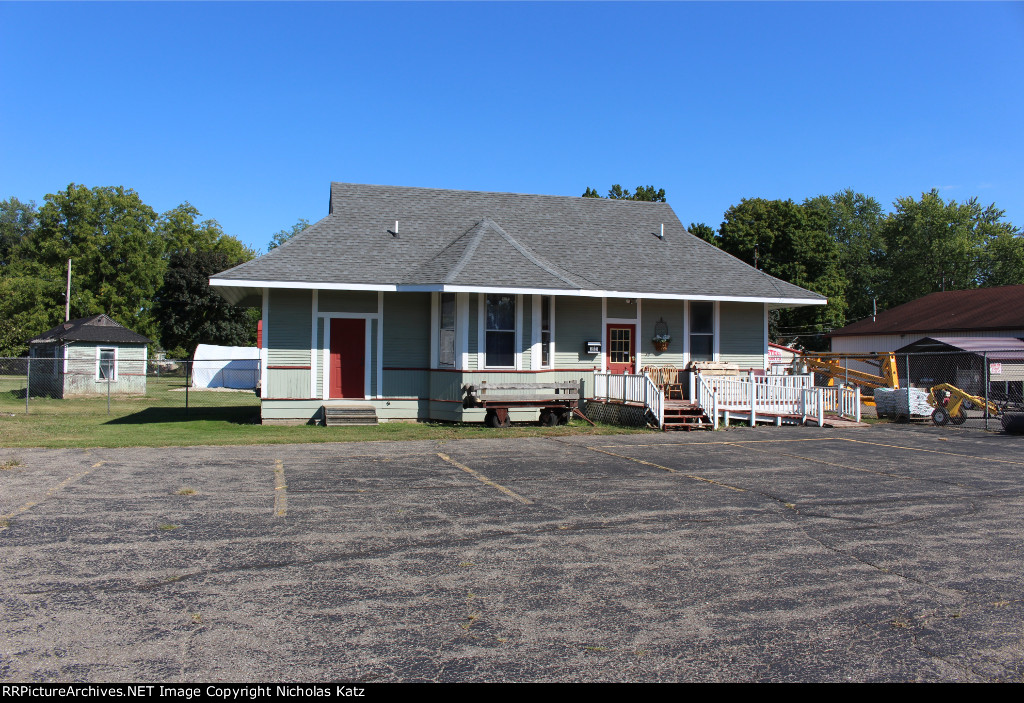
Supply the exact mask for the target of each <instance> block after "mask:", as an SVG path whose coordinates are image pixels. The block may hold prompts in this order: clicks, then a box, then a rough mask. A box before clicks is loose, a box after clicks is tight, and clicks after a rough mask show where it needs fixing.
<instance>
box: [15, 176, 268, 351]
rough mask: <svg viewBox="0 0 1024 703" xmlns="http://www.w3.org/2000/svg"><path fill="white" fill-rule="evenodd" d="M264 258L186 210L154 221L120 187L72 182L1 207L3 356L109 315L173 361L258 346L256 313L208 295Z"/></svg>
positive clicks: (131, 193)
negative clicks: (68, 324) (216, 279)
mask: <svg viewBox="0 0 1024 703" xmlns="http://www.w3.org/2000/svg"><path fill="white" fill-rule="evenodd" d="M256 254H257V252H255V251H253V250H252V249H250V248H248V247H246V246H245V245H244V244H243V243H242V242H241V241H239V240H238V239H237V238H236V237H233V236H231V235H228V234H225V233H224V231H223V229H222V228H221V226H220V225H219V224H218V223H217V221H216V220H213V219H203V218H202V215H201V214H200V212H199V211H198V210H197V209H196V208H195V207H194V206H192V205H191V204H189V203H188V202H184V203H182V204H181V205H179V206H178V207H176V208H174V209H172V210H169V211H167V212H165V213H163V214H157V213H156V211H154V210H153V208H151V207H150V206H149V205H147V204H146V203H144V202H143V201H142V198H140V197H139V194H138V193H136V192H135V191H134V190H131V189H130V188H124V187H121V186H114V187H97V188H89V187H86V186H84V185H78V184H75V183H72V184H70V185H68V187H67V188H65V189H64V190H61V191H59V192H57V193H51V194H49V195H47V196H46V198H45V202H44V203H43V205H42V206H41V207H39V208H37V207H36V205H35V203H34V202H23V201H21V200H19V199H18V198H15V197H11V198H8V199H7V200H3V201H0V356H16V355H21V354H24V353H26V352H27V350H28V344H27V342H28V340H29V339H31V338H33V337H35V336H37V335H39V334H41V333H42V332H45V331H46V330H48V329H50V328H51V327H54V326H55V325H57V324H58V323H60V322H63V321H64V304H65V283H66V266H67V260H68V259H71V260H72V280H71V298H70V315H71V319H76V318H80V317H87V316H90V315H95V314H97V313H105V314H107V315H108V316H110V317H111V318H113V319H114V320H115V321H117V322H119V323H120V324H122V325H124V326H125V327H128V328H129V329H132V330H134V331H136V332H138V333H140V334H143V335H146V336H147V337H149V338H150V339H151V340H153V342H154V344H155V345H156V346H159V347H162V348H164V349H165V350H167V352H168V355H169V356H172V357H178V358H180V357H183V356H191V354H192V352H193V351H194V350H195V346H196V344H198V343H200V342H205V343H213V344H225V345H251V344H255V341H256V321H257V320H258V318H259V312H258V311H255V310H247V309H243V308H236V307H233V306H230V305H228V304H227V302H226V301H225V300H224V299H223V298H221V297H220V296H219V295H217V294H216V293H214V292H212V291H211V290H210V287H209V285H208V279H209V277H210V276H211V275H212V274H214V273H217V272H220V271H223V270H224V269H227V268H230V267H232V266H236V265H238V264H241V263H244V262H245V261H248V260H250V259H252V258H253V257H254V256H256Z"/></svg>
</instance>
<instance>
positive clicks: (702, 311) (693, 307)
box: [690, 300, 715, 361]
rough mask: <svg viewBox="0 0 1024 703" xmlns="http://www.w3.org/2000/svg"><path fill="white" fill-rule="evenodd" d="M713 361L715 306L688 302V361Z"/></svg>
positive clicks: (702, 302) (708, 302) (701, 302)
mask: <svg viewBox="0 0 1024 703" xmlns="http://www.w3.org/2000/svg"><path fill="white" fill-rule="evenodd" d="M714 360H715V304H714V303H713V302H710V301H697V300H691V301H690V361H714Z"/></svg>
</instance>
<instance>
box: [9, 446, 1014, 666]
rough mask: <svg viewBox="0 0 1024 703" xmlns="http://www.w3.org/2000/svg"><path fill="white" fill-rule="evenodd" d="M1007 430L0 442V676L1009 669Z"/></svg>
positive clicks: (1010, 471)
mask: <svg viewBox="0 0 1024 703" xmlns="http://www.w3.org/2000/svg"><path fill="white" fill-rule="evenodd" d="M1022 449H1024V437H1012V436H1007V435H1001V434H993V433H985V432H982V431H975V430H958V431H949V430H948V429H946V430H938V429H935V428H927V427H907V426H904V427H888V426H875V427H872V428H870V429H860V430H821V429H815V428H758V429H731V430H729V431H722V432H714V433H711V432H708V433H693V434H683V433H667V434H654V433H652V434H650V435H623V436H573V437H552V438H536V439H515V440H465V441H452V442H447V443H445V442H435V441H430V442H396V443H364V444H327V445H321V444H318V445H310V444H305V445H278V446H259V447H191V448H180V449H87V450H83V449H78V450H42V449H40V450H25V449H20V450H8V449H0V467H2V470H0V516H2V517H0V577H2V583H3V588H2V593H0V679H3V680H5V681H47V680H57V681H133V680H158V681H218V680H222V681H246V680H257V681H266V680H279V681H289V680H302V681H337V680H351V681H363V682H374V681H536V680H542V681H680V680H689V681H768V680H771V681H850V680H852V681H1021V680H1022V679H1024V597H1022V592H1021V591H1022V589H1021V586H1022V582H1024V539H1022V538H1024V510H1022V508H1024V451H1022Z"/></svg>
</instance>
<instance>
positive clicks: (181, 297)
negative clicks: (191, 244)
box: [155, 249, 259, 358]
mask: <svg viewBox="0 0 1024 703" xmlns="http://www.w3.org/2000/svg"><path fill="white" fill-rule="evenodd" d="M240 263H242V260H239V259H230V258H228V255H227V254H225V253H224V252H222V251H217V250H215V249H205V250H202V249H201V250H198V251H197V250H192V249H185V250H183V251H178V252H175V253H174V254H172V255H171V258H170V261H169V263H168V266H167V272H166V273H165V274H164V282H163V286H162V287H161V288H160V291H159V294H158V296H157V299H156V306H155V310H156V314H157V317H158V318H159V319H160V341H161V342H162V343H163V346H164V348H165V349H167V351H168V354H169V355H171V356H173V357H175V358H183V357H185V356H191V354H192V353H193V352H194V351H195V348H196V345H198V344H223V345H227V346H246V345H252V344H255V343H256V322H257V320H258V319H259V311H257V310H252V309H247V308H240V307H234V306H232V305H229V304H228V302H227V301H226V300H224V298H222V297H221V296H220V295H219V294H217V293H216V292H215V291H213V290H212V289H211V288H210V276H212V275H214V274H216V273H219V272H221V271H223V270H225V269H227V268H230V267H232V266H236V265H238V264H240Z"/></svg>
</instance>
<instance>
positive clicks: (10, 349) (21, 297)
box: [0, 265, 64, 356]
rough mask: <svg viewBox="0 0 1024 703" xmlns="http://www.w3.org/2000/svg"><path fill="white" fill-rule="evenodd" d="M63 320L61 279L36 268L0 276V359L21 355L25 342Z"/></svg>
mask: <svg viewBox="0 0 1024 703" xmlns="http://www.w3.org/2000/svg"><path fill="white" fill-rule="evenodd" d="M63 320H64V279H63V278H61V277H59V276H52V275H45V273H44V272H41V271H40V270H39V268H38V267H34V266H31V265H29V266H18V267H16V269H14V270H11V269H7V270H5V271H4V273H3V275H0V356H22V355H24V354H26V353H27V352H28V340H30V339H32V338H33V337H35V336H37V335H39V334H41V333H43V332H45V331H46V330H48V329H50V328H51V327H53V326H55V325H56V324H57V323H59V322H62V321H63Z"/></svg>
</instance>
